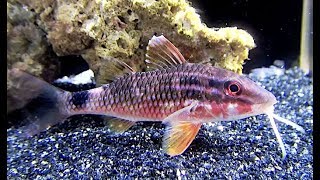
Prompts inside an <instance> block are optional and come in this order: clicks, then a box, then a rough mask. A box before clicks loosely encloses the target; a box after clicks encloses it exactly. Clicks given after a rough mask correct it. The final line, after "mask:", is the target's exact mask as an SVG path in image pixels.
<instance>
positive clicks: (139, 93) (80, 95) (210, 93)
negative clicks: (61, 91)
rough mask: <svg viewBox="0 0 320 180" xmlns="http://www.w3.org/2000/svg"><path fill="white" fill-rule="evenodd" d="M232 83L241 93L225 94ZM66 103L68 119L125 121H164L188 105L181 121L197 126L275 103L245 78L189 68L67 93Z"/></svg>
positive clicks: (144, 74)
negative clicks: (94, 117) (90, 117)
mask: <svg viewBox="0 0 320 180" xmlns="http://www.w3.org/2000/svg"><path fill="white" fill-rule="evenodd" d="M232 83H234V84H235V86H237V87H236V88H240V89H241V91H242V92H241V93H240V92H238V94H237V95H236V94H235V95H231V94H228V93H232V92H231V91H230V89H229V88H230V85H231V84H232ZM239 91H240V90H239ZM65 99H67V101H65V104H64V106H65V107H66V110H67V111H68V113H69V114H72V115H74V114H101V115H108V116H114V117H118V118H122V119H126V120H130V121H163V120H164V119H165V118H166V117H168V116H169V115H170V114H172V113H174V112H176V111H178V110H180V109H183V108H185V107H188V106H191V105H192V104H193V105H194V107H193V109H192V113H191V114H188V115H187V116H186V117H185V118H186V119H184V121H185V120H188V121H191V122H198V123H205V122H212V121H221V120H233V119H238V118H239V117H240V116H247V115H254V114H255V113H258V112H257V109H255V106H256V105H263V104H265V105H266V106H268V105H272V104H273V103H275V101H276V100H275V97H274V96H273V95H272V94H271V93H270V92H268V91H266V90H265V89H262V88H261V87H259V86H256V85H255V83H253V82H251V80H249V79H247V78H245V77H241V76H239V75H237V74H233V73H232V72H229V71H225V70H222V69H219V68H216V67H213V66H208V65H203V64H191V63H186V64H182V65H178V66H174V67H171V68H168V69H160V70H155V71H150V72H137V73H134V74H132V75H126V76H123V77H121V78H119V79H116V80H115V81H114V82H112V83H110V84H107V85H104V86H102V87H99V88H95V89H92V90H87V91H81V92H74V93H67V94H66V98H65ZM261 108H262V107H261ZM177 121H178V120H177Z"/></svg>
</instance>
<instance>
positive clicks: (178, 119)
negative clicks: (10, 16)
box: [11, 36, 298, 156]
mask: <svg viewBox="0 0 320 180" xmlns="http://www.w3.org/2000/svg"><path fill="white" fill-rule="evenodd" d="M146 62H147V63H149V65H150V66H151V67H152V66H153V68H154V70H152V71H148V72H134V71H133V70H132V69H131V68H130V67H128V69H129V71H130V72H129V73H127V74H126V75H123V76H122V77H119V78H115V79H114V81H113V82H111V83H109V84H105V85H103V86H101V87H98V88H94V89H91V90H86V91H80V92H67V91H62V90H60V89H57V88H54V87H52V86H51V85H49V84H47V83H46V82H43V81H41V80H38V79H36V80H34V81H33V82H32V83H33V84H35V85H36V86H38V87H43V88H42V90H41V91H40V92H39V93H38V94H39V96H41V97H44V98H46V99H50V101H46V102H50V103H51V104H50V103H49V104H50V105H49V106H44V107H42V108H47V109H48V108H50V111H46V112H45V113H43V111H36V113H35V114H37V116H35V117H37V119H36V121H34V122H33V123H32V124H30V125H29V126H26V128H25V129H26V132H27V133H29V135H33V134H36V133H38V132H40V131H42V130H43V129H46V128H48V127H50V126H52V125H54V124H57V123H59V122H62V121H63V120H64V119H66V118H67V117H69V116H71V115H75V114H100V115H105V116H111V117H114V118H113V119H109V120H108V122H109V127H110V128H111V129H112V130H114V131H117V132H123V131H125V130H127V129H128V128H130V127H131V126H133V125H134V124H135V122H137V121H159V122H162V123H164V124H166V132H165V135H164V139H163V149H164V150H165V152H166V153H167V154H169V155H171V156H175V155H179V154H181V153H183V152H184V151H185V149H186V148H187V147H188V146H189V145H190V143H191V142H192V141H193V139H194V138H195V136H196V135H197V133H198V131H199V129H200V127H201V125H202V124H203V123H207V122H216V121H225V120H236V119H242V118H245V117H248V116H253V115H258V114H263V113H267V114H268V115H270V116H273V105H274V104H275V103H276V102H277V101H276V98H275V97H274V95H273V94H272V93H270V92H269V91H267V90H265V89H264V88H262V87H260V86H258V85H257V84H256V83H254V82H253V81H251V80H250V79H248V78H246V77H244V76H241V75H238V74H236V73H233V72H231V71H227V70H224V69H221V68H217V67H214V66H211V65H208V64H194V63H188V62H187V61H186V60H185V59H184V57H183V56H182V54H181V53H180V52H179V50H178V49H177V48H176V47H175V46H174V45H173V44H172V43H171V42H170V41H168V40H167V39H166V38H165V37H164V36H159V37H155V36H154V37H153V38H152V39H151V40H150V41H149V45H148V48H147V60H146ZM116 63H117V62H116ZM126 66H127V65H126ZM11 75H12V76H14V77H17V79H19V78H20V81H21V79H23V78H21V77H26V76H29V79H31V75H25V74H24V73H22V72H21V71H19V70H12V71H11ZM29 86H30V84H29ZM39 112H42V114H40V113H39ZM272 120H273V119H272ZM282 121H283V122H286V121H287V120H283V119H282ZM291 125H292V124H291ZM297 126H298V125H296V127H297ZM276 133H277V132H276ZM277 138H278V136H277ZM278 140H279V138H278ZM280 140H281V139H280ZM281 143H282V141H281V142H280V144H281ZM282 150H283V149H282Z"/></svg>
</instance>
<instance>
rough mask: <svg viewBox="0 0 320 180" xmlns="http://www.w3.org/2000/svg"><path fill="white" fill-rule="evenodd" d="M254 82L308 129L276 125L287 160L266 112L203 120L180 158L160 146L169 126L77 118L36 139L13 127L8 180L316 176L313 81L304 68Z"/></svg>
mask: <svg viewBox="0 0 320 180" xmlns="http://www.w3.org/2000/svg"><path fill="white" fill-rule="evenodd" d="M249 76H250V78H251V79H253V80H255V81H256V82H258V83H259V84H260V85H262V86H264V87H265V88H266V89H268V90H270V91H271V92H272V93H273V94H274V95H275V96H276V98H277V99H278V101H279V102H278V103H277V104H276V105H275V112H276V113H277V114H279V115H280V116H282V117H284V118H287V119H290V120H292V121H293V122H296V123H298V124H299V125H301V126H302V127H304V129H305V130H306V133H305V134H302V133H301V132H299V131H297V130H295V129H293V128H292V127H290V126H287V125H285V124H283V123H280V122H279V123H277V126H278V128H279V131H280V133H281V135H282V138H283V141H284V143H285V148H286V150H287V157H286V159H285V160H282V159H281V150H280V148H279V145H278V142H277V140H276V138H275V134H274V132H273V130H272V128H271V125H270V122H269V121H268V119H267V117H266V116H265V115H259V116H255V117H250V118H246V119H243V120H238V121H230V122H219V123H207V124H204V125H203V126H202V127H201V129H200V131H199V134H198V135H197V136H196V138H195V140H194V141H193V142H192V144H191V145H190V147H189V148H188V149H187V150H186V151H185V152H184V153H183V154H182V155H179V156H176V157H169V156H168V155H165V154H164V152H163V151H162V150H161V143H162V137H163V134H164V125H162V124H160V123H156V122H154V123H153V122H148V123H142V122H139V123H138V125H136V126H133V127H132V128H130V129H129V130H128V131H127V132H125V133H123V134H113V133H111V132H109V131H108V129H107V127H105V125H104V122H103V121H102V118H101V117H99V116H93V115H86V116H82V115H77V116H74V117H72V118H71V119H70V121H67V122H65V123H63V124H61V125H58V126H54V127H52V128H51V129H49V130H48V131H46V132H43V133H41V134H40V135H37V136H35V137H32V138H21V137H19V131H17V130H15V129H13V128H9V129H8V130H7V135H8V137H7V177H8V179H17V178H23V179H26V178H28V179H57V178H62V179H87V178H92V179H104V178H107V177H109V178H110V177H111V178H112V179H134V178H139V179H140V178H151V177H152V178H155V179H159V178H170V179H172V178H174V179H177V178H180V177H181V179H203V178H210V179H268V178H270V179H313V168H312V166H313V154H312V151H313V135H312V132H313V84H312V81H311V79H310V78H309V77H306V76H304V74H303V72H302V71H301V70H300V69H298V68H292V69H289V70H287V71H286V72H285V74H284V75H282V76H271V77H268V78H265V79H258V78H257V77H255V76H254V75H249Z"/></svg>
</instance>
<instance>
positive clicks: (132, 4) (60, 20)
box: [7, 0, 255, 86]
mask: <svg viewBox="0 0 320 180" xmlns="http://www.w3.org/2000/svg"><path fill="white" fill-rule="evenodd" d="M17 8H18V9H17ZM15 9H17V10H15ZM7 11H8V12H9V13H8V19H9V20H8V27H7V36H8V37H7V39H8V64H9V66H8V68H9V67H11V66H13V64H17V63H18V64H19V63H20V66H24V67H28V68H24V69H28V70H27V71H29V72H31V73H33V74H35V75H38V76H41V77H43V78H44V77H45V76H47V75H46V73H44V72H48V68H51V69H55V70H56V71H58V70H57V68H56V66H55V64H54V63H53V61H52V58H51V59H50V58H48V54H47V52H48V50H51V51H53V52H54V53H55V55H57V56H66V55H81V56H82V57H83V58H84V59H85V60H86V61H87V62H88V64H89V66H90V68H91V69H92V70H93V72H94V73H95V77H96V82H97V83H98V84H102V83H106V82H107V75H106V74H107V72H108V69H109V68H110V67H109V65H110V59H117V60H119V61H124V62H126V63H127V64H129V65H130V66H132V67H133V69H135V70H137V71H140V70H145V68H146V64H145V62H144V60H145V52H146V45H147V43H148V40H149V39H150V38H151V37H152V36H153V35H155V34H156V35H161V34H163V35H164V36H165V37H166V38H167V39H169V40H170V41H171V42H172V43H173V44H175V45H176V46H177V47H178V48H179V50H180V51H181V52H182V54H183V55H184V56H185V58H186V59H188V61H189V62H204V61H206V62H211V63H212V64H213V65H215V66H219V67H222V68H226V69H229V70H232V71H234V72H237V73H241V72H242V64H243V62H244V60H246V59H247V58H248V53H249V50H250V49H252V48H254V47H255V43H254V40H253V38H252V36H251V35H250V34H249V33H247V32H246V31H245V30H241V29H237V28H236V27H231V28H208V27H207V26H206V25H205V24H204V23H202V22H201V19H200V16H199V15H198V14H197V13H196V10H195V9H194V8H193V7H192V6H191V5H190V3H189V2H188V1H186V0H94V1H92V0H80V1H78V0H43V1H33V0H10V1H8V2H7ZM13 12H14V13H13ZM18 13H20V14H18ZM16 17H22V19H21V20H20V21H21V22H23V23H22V24H21V23H15V22H16V21H14V20H10V18H16ZM31 34H32V36H31ZM24 39H27V40H24ZM31 47H32V48H31ZM19 52H23V53H19ZM48 64H49V65H50V66H48ZM75 64H76V62H75ZM45 79H48V78H47V77H46V78H45ZM8 86H9V85H8Z"/></svg>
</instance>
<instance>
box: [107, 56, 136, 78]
mask: <svg viewBox="0 0 320 180" xmlns="http://www.w3.org/2000/svg"><path fill="white" fill-rule="evenodd" d="M104 61H107V66H108V71H105V72H103V76H104V80H105V81H106V82H103V83H110V82H112V81H114V80H115V79H117V78H120V77H122V76H124V75H126V74H134V73H135V72H136V71H135V70H134V69H133V68H132V67H130V66H129V65H128V64H127V63H125V62H123V61H120V60H118V59H115V58H108V59H104Z"/></svg>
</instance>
